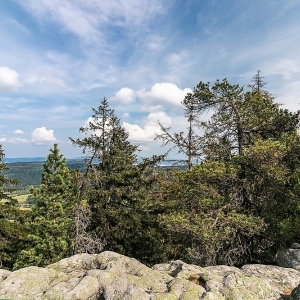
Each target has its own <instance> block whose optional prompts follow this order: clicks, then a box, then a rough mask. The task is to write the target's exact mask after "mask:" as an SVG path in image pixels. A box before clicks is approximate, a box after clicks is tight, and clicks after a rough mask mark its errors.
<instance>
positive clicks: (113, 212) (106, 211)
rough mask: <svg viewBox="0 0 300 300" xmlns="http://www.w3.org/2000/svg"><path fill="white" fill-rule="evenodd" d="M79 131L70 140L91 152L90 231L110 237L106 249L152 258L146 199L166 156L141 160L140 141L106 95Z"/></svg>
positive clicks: (86, 188) (86, 191)
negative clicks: (78, 135) (157, 167)
mask: <svg viewBox="0 0 300 300" xmlns="http://www.w3.org/2000/svg"><path fill="white" fill-rule="evenodd" d="M80 132H82V133H84V134H85V137H84V138H82V139H81V138H77V139H72V138H70V140H71V141H72V143H73V144H74V145H75V146H79V147H80V148H82V151H83V153H85V154H86V163H87V170H86V173H85V179H86V180H85V181H83V184H82V185H81V188H80V189H81V191H80V192H81V199H86V200H87V202H88V204H89V206H90V208H91V212H92V215H91V225H90V230H91V231H95V232H96V233H97V236H98V237H100V238H102V239H103V240H104V241H105V243H106V245H105V248H104V249H107V250H114V251H117V252H119V253H124V254H126V255H130V256H134V257H137V258H140V259H142V260H147V258H148V259H150V258H149V257H150V254H149V253H151V251H152V247H153V245H154V244H155V243H154V242H153V244H152V245H151V243H150V242H149V241H150V240H151V239H152V237H151V236H147V237H146V235H147V234H148V233H149V232H153V231H151V230H149V226H150V225H149V223H147V213H146V211H147V201H146V198H147V193H148V191H149V188H150V187H151V185H152V184H153V182H154V173H155V171H154V167H155V164H156V162H157V161H158V160H159V159H161V157H153V158H152V159H144V160H143V162H142V163H138V161H137V151H138V146H135V145H132V144H131V143H130V142H129V141H128V137H129V135H128V133H127V132H126V131H125V129H124V128H123V127H122V125H121V124H120V119H119V118H117V117H116V116H115V112H114V110H113V109H111V108H110V107H109V104H108V101H107V99H106V98H104V99H103V100H102V102H101V104H100V106H99V107H98V108H96V109H95V108H93V114H92V117H91V119H90V121H89V124H88V125H87V126H86V127H81V128H80ZM147 230H148V231H147ZM147 232H148V233H147ZM151 246H152V247H151ZM152 254H153V251H152Z"/></svg>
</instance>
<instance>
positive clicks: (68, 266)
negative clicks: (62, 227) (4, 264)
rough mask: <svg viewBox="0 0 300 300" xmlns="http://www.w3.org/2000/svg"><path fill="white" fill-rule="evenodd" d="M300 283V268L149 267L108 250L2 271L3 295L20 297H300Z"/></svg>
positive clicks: (118, 299) (156, 299) (214, 299)
mask: <svg viewBox="0 0 300 300" xmlns="http://www.w3.org/2000/svg"><path fill="white" fill-rule="evenodd" d="M299 284H300V272H299V271H298V270H295V269H292V268H283V267H279V266H270V265H269V266H266V265H258V264H257V265H245V266H243V267H242V268H241V269H239V268H235V267H228V266H211V267H205V268H202V267H199V266H196V265H189V264H186V263H184V262H182V261H180V260H176V261H171V262H168V263H165V264H158V265H155V266H153V267H152V268H149V267H146V266H145V265H143V264H141V263H140V262H138V261H137V260H135V259H133V258H128V257H126V256H123V255H120V254H117V253H114V252H110V251H105V252H102V253H100V254H78V255H74V256H72V257H69V258H65V259H63V260H61V261H59V262H57V263H54V264H51V265H49V266H47V267H46V268H39V267H27V268H23V269H20V270H17V271H14V272H9V271H7V270H0V298H1V299H22V300H32V299H37V300H39V299H53V300H59V299H61V300H77V299H78V300H134V299H136V300H144V299H145V300H148V299H149V300H164V299H166V300H168V299H170V300H171V299H172V300H176V299H180V300H193V299H205V300H222V299H224V300H241V299H243V300H247V299H249V300H250V299H251V300H256V299H257V300H262V299H270V300H273V299H274V300H284V299H291V300H296V299H299V300H300V294H299V292H300V288H298V287H297V286H298V285H299ZM297 291H298V292H297ZM297 297H298V298H297Z"/></svg>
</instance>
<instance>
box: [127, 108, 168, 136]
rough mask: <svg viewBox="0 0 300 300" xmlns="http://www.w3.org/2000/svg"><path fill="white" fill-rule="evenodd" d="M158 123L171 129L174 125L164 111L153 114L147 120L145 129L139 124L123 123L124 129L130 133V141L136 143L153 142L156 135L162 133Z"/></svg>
mask: <svg viewBox="0 0 300 300" xmlns="http://www.w3.org/2000/svg"><path fill="white" fill-rule="evenodd" d="M158 121H160V123H161V124H162V125H163V126H166V127H169V126H170V125H171V124H172V118H171V117H170V116H168V115H167V114H166V113H165V112H164V111H159V112H152V113H150V114H149V115H148V116H147V118H146V123H145V126H144V128H142V127H140V126H139V125H137V124H130V123H127V122H123V127H124V128H125V130H126V131H127V132H128V133H129V140H131V141H135V142H145V141H153V140H154V138H155V135H156V133H159V132H160V128H159V125H158Z"/></svg>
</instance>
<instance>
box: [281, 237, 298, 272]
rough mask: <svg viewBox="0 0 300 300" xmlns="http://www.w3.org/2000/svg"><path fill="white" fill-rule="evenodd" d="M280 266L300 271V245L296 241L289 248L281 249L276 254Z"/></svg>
mask: <svg viewBox="0 0 300 300" xmlns="http://www.w3.org/2000/svg"><path fill="white" fill-rule="evenodd" d="M276 262H277V264H278V266H280V267H284V268H293V269H295V270H298V271H300V245H299V244H297V243H294V244H293V245H292V246H291V248H289V249H280V250H279V251H278V252H277V254H276Z"/></svg>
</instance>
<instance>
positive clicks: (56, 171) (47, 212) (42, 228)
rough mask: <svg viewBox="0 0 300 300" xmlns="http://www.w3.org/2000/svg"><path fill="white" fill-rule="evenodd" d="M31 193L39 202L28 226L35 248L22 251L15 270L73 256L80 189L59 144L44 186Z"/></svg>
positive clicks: (48, 164)
mask: <svg viewBox="0 0 300 300" xmlns="http://www.w3.org/2000/svg"><path fill="white" fill-rule="evenodd" d="M31 193H32V197H33V198H34V199H35V200H36V205H35V206H34V207H33V209H32V219H31V220H30V221H29V222H28V223H27V226H28V230H30V234H29V236H28V238H29V239H30V240H31V247H30V248H29V249H25V250H23V251H22V252H21V255H20V257H19V259H18V260H17V262H16V264H15V268H19V267H23V266H27V265H38V266H45V265H48V264H51V263H53V262H56V261H58V260H60V259H62V258H64V257H67V256H70V255H72V254H73V241H74V208H75V205H76V200H77V193H78V188H77V186H76V183H75V181H74V176H73V171H72V170H70V169H69V168H68V167H67V166H66V158H65V157H64V156H63V155H62V154H60V151H59V149H58V145H57V144H54V147H53V148H51V149H50V153H49V155H48V157H47V160H46V162H45V164H44V165H43V172H42V180H41V185H40V187H38V188H34V187H31Z"/></svg>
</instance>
